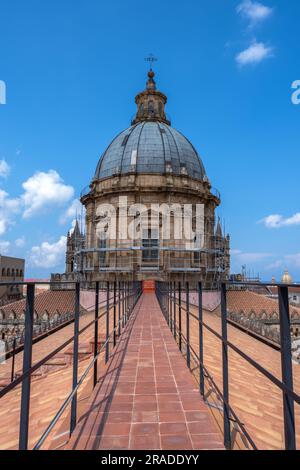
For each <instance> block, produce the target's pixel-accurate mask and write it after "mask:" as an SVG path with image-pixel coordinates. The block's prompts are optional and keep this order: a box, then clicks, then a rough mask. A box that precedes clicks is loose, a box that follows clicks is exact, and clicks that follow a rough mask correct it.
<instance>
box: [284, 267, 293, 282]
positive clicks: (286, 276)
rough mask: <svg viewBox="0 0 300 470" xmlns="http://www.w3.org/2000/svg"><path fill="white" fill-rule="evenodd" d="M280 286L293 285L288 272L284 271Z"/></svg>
mask: <svg viewBox="0 0 300 470" xmlns="http://www.w3.org/2000/svg"><path fill="white" fill-rule="evenodd" d="M281 282H282V284H293V278H292V276H291V275H290V273H289V272H288V270H286V271H284V273H283V276H282V278H281Z"/></svg>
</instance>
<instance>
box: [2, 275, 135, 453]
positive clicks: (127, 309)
mask: <svg viewBox="0 0 300 470" xmlns="http://www.w3.org/2000/svg"><path fill="white" fill-rule="evenodd" d="M11 284H12V283H10V282H8V283H0V285H11ZM17 284H22V285H26V286H27V292H26V309H25V311H26V314H25V325H24V326H25V330H24V331H25V340H24V354H23V371H22V374H21V376H20V377H18V378H16V379H15V380H12V382H11V383H10V384H9V385H7V386H6V387H5V388H3V389H2V390H0V398H2V397H4V396H5V395H7V393H9V392H10V391H12V390H13V389H15V387H17V386H18V385H19V384H22V390H21V408H20V432H19V449H20V450H26V449H27V448H28V434H29V410H30V394H31V375H32V374H33V373H34V372H35V371H36V370H37V369H39V368H40V367H41V366H42V365H44V364H45V363H47V362H48V361H49V360H50V359H51V358H53V357H54V356H55V355H57V354H58V353H59V352H61V351H62V350H63V349H65V348H66V347H67V346H68V345H70V344H72V343H73V380H72V383H73V385H72V391H71V393H70V394H69V396H68V397H67V399H66V400H65V402H64V404H63V405H65V406H67V405H68V404H69V403H71V405H72V406H71V420H70V434H72V432H73V430H74V428H75V426H76V423H77V391H78V388H79V387H80V385H81V384H82V382H83V381H84V379H85V377H86V375H87V374H88V372H89V371H90V370H91V368H92V366H94V387H95V386H96V383H97V377H98V375H97V359H98V358H99V355H100V353H101V352H103V349H105V361H106V362H107V361H108V360H109V357H110V344H109V343H110V340H111V338H112V336H113V339H114V340H113V345H112V347H115V346H116V333H117V331H118V333H119V334H121V331H122V328H125V326H126V324H127V322H128V319H129V317H130V315H131V313H132V311H133V309H134V307H135V305H136V303H137V301H138V299H139V297H140V295H141V283H140V282H135V283H129V282H127V281H118V282H117V281H114V282H105V287H104V286H103V287H102V286H101V287H100V282H99V281H96V282H95V283H93V284H94V292H95V304H94V306H90V307H89V308H92V307H94V319H93V320H91V321H90V322H89V323H88V324H87V325H85V326H84V327H83V328H81V329H79V317H80V316H81V315H80V310H81V306H80V292H81V283H80V282H79V281H68V282H67V284H72V285H74V290H73V289H72V292H73V291H74V295H75V297H74V303H75V309H74V314H73V317H74V318H73V320H72V321H73V322H74V335H73V336H72V337H71V338H69V339H67V340H66V341H64V343H63V344H61V345H60V346H58V347H57V348H56V349H55V350H53V351H51V352H50V353H49V354H47V355H46V356H44V357H43V358H42V359H40V360H39V361H38V362H36V363H35V364H34V365H32V364H31V357H32V345H33V326H34V310H35V309H34V301H35V286H36V285H39V284H46V285H49V284H51V285H58V282H55V281H54V282H52V283H49V282H41V283H35V282H29V283H28V282H24V283H17ZM83 285H84V286H86V285H87V282H83ZM59 292H60V291H57V293H58V295H59ZM101 292H105V293H106V299H104V300H101V301H100V299H99V294H100V293H101ZM111 294H112V295H111ZM117 307H118V309H117ZM99 309H101V310H102V309H104V311H103V312H102V313H100V312H99ZM112 310H113V312H112ZM117 310H118V312H117ZM117 313H118V321H117V318H116V316H117ZM111 314H112V315H113V325H114V326H113V330H112V331H110V316H111ZM104 317H105V318H106V322H105V323H106V327H105V329H106V331H105V334H106V340H105V343H104V345H103V346H102V347H101V348H100V349H99V350H98V340H99V337H98V324H99V322H100V320H101V319H103V318H104ZM93 325H94V343H95V344H94V358H93V361H92V362H91V363H90V364H89V365H88V369H87V370H86V371H85V372H84V373H83V375H82V377H81V378H80V379H79V380H78V377H77V374H78V360H79V337H80V335H82V333H84V332H85V331H86V330H87V329H88V328H90V327H91V326H93ZM62 412H63V411H62V410H61V409H60V410H59V412H58V413H56V415H55V417H54V418H53V419H52V420H51V423H50V425H49V426H51V429H52V427H53V426H55V424H56V422H57V420H58V419H59V417H60V416H61V413H62ZM48 428H49V427H48ZM48 428H47V430H48V432H47V430H46V431H45V432H44V433H43V436H42V437H41V438H40V439H39V443H40V444H41V443H42V442H44V440H45V439H46V437H47V436H48V435H49V432H50V430H51V429H48Z"/></svg>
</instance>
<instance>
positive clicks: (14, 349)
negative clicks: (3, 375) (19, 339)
mask: <svg viewBox="0 0 300 470" xmlns="http://www.w3.org/2000/svg"><path fill="white" fill-rule="evenodd" d="M15 355H16V338H14V341H13V352H12V360H11V377H10V381H11V382H13V381H14V378H15Z"/></svg>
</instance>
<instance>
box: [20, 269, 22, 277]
mask: <svg viewBox="0 0 300 470" xmlns="http://www.w3.org/2000/svg"><path fill="white" fill-rule="evenodd" d="M20 277H23V269H20Z"/></svg>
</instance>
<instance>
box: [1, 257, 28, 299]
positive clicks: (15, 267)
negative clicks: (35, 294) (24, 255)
mask: <svg viewBox="0 0 300 470" xmlns="http://www.w3.org/2000/svg"><path fill="white" fill-rule="evenodd" d="M24 270H25V260H24V259H20V258H12V257H10V256H1V255H0V282H5V283H6V282H7V283H9V282H23V281H24ZM22 295H23V288H22V286H14V285H7V286H0V305H5V304H6V303H8V302H12V301H14V300H19V299H21V298H22Z"/></svg>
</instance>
